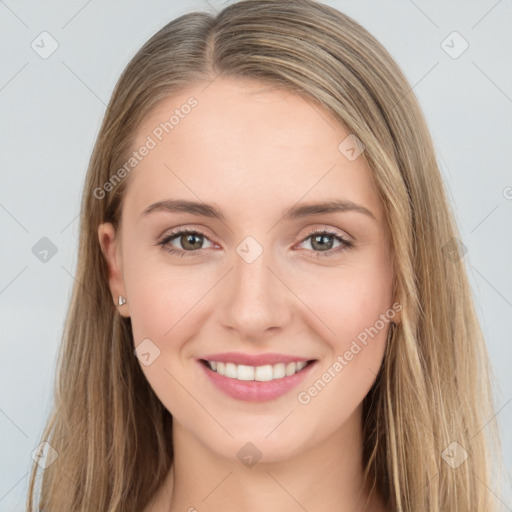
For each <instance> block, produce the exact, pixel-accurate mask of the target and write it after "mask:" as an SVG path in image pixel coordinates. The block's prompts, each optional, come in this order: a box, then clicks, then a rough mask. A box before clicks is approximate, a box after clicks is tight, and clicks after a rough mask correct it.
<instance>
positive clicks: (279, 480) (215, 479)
mask: <svg viewBox="0 0 512 512" xmlns="http://www.w3.org/2000/svg"><path fill="white" fill-rule="evenodd" d="M360 413H361V411H360V409H358V410H357V412H356V413H355V414H354V415H353V416H352V417H351V418H349V419H348V420H347V422H345V424H344V425H343V426H342V428H341V429H339V430H338V431H335V432H334V433H333V434H332V435H331V436H329V437H328V438H326V439H324V440H323V441H322V442H321V443H319V444H317V445H315V446H312V447H310V448H309V449H308V450H303V451H301V452H299V453H297V454H295V455H293V456H291V457H289V458H287V459H285V460H279V461H274V462H263V460H264V457H263V458H262V459H261V461H260V462H258V463H256V464H255V465H254V466H252V467H246V466H244V465H243V464H241V463H240V461H239V460H238V459H237V458H236V456H235V457H233V458H225V457H223V456H221V455H219V454H217V453H215V452H212V451H211V450H210V449H209V448H208V447H206V446H204V444H202V443H200V442H199V441H198V440H197V439H196V438H194V437H193V436H192V435H191V434H190V432H189V431H188V430H187V429H185V428H184V427H183V426H182V425H181V424H179V423H178V422H177V421H174V424H173V441H174V446H175V452H174V463H173V467H172V469H171V471H169V474H168V476H167V478H166V480H165V481H164V483H163V485H162V487H161V491H160V492H159V499H158V506H157V507H155V508H152V509H151V510H154V511H155V512H156V511H158V512H178V511H190V512H195V511H199V510H200V511H201V512H208V511H218V510H223V511H225V512H235V511H238V510H245V511H247V512H256V511H261V510H269V504H271V508H272V510H297V511H299V510H307V511H308V512H334V511H336V512H356V511H357V512H361V511H371V512H377V511H378V512H383V511H385V507H384V504H383V502H382V500H381V499H380V497H379V496H378V495H377V494H376V492H370V490H369V489H368V488H365V487H364V485H363V484H364V482H363V471H364V468H363V463H362V431H361V423H360V419H361V417H360ZM243 444H245V443H244V442H241V443H240V446H242V445H243ZM319 497H321V498H319Z"/></svg>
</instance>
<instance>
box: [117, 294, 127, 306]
mask: <svg viewBox="0 0 512 512" xmlns="http://www.w3.org/2000/svg"><path fill="white" fill-rule="evenodd" d="M125 302H126V299H125V298H124V297H123V296H122V295H119V299H118V301H117V304H118V306H122V305H123V304H124V303H125Z"/></svg>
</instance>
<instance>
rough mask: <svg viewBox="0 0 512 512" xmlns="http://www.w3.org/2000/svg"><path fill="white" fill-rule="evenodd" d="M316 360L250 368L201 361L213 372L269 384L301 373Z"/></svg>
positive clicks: (241, 365)
mask: <svg viewBox="0 0 512 512" xmlns="http://www.w3.org/2000/svg"><path fill="white" fill-rule="evenodd" d="M315 361H316V359H312V360H310V361H297V362H291V363H278V364H266V365H263V366H248V365H244V364H234V363H224V362H221V361H209V360H206V359H201V363H202V364H203V365H205V366H206V367H207V368H208V369H210V370H211V371H213V372H215V373H217V374H218V375H221V376H223V377H227V378H230V379H236V380H240V381H258V382H268V381H272V380H280V379H283V378H285V377H291V376H292V375H295V374H296V373H299V372H301V371H302V370H303V369H304V368H306V367H307V366H309V365H310V364H312V363H314V362H315Z"/></svg>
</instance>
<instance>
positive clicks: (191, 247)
mask: <svg viewBox="0 0 512 512" xmlns="http://www.w3.org/2000/svg"><path fill="white" fill-rule="evenodd" d="M174 239H177V240H178V241H179V243H180V244H181V246H182V247H183V249H181V248H176V247H174V246H173V245H171V242H172V241H173V240H174ZM205 239H206V240H208V238H207V236H206V235H205V234H204V233H202V232H201V231H196V230H192V229H177V230H175V231H173V232H172V233H169V234H167V235H166V236H165V237H164V238H163V239H162V240H160V241H159V242H158V245H160V246H162V247H163V248H164V249H165V250H166V251H168V252H170V253H171V254H177V255H178V256H180V257H183V256H185V257H188V256H197V254H198V253H199V252H200V251H201V249H202V247H201V246H202V244H203V242H204V240H205Z"/></svg>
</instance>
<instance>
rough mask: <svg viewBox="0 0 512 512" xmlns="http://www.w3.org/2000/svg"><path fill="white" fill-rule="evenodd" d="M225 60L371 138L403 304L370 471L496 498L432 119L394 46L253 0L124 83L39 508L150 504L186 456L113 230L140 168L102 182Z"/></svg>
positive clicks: (484, 400) (60, 375)
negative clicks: (108, 254)
mask: <svg viewBox="0 0 512 512" xmlns="http://www.w3.org/2000/svg"><path fill="white" fill-rule="evenodd" d="M217 76H224V77H228V76H229V77H235V78H242V77H248V78H252V79H256V80H261V81H263V82H265V83H268V84H270V85H274V86H278V87H283V88H285V89H287V90H289V91H292V92H295V93H297V94H302V95H304V96H307V97H309V98H313V99H315V100H316V101H317V102H318V105H319V106H321V107H323V108H325V109H326V110H327V111H328V112H329V113H330V114H331V115H332V116H334V118H335V119H336V120H337V121H339V123H340V125H342V126H343V127H344V128H345V129H346V130H347V131H348V133H351V134H354V135H355V136H357V138H358V139H360V140H361V141H362V143H363V144H364V146H365V151H364V153H363V155H364V158H366V159H367V162H368V164H369V167H370V169H371V172H372V176H373V179H374V182H375V184H376V186H377V189H378V191H379V195H380V197H381V199H382V201H383V204H384V208H385V213H386V218H387V222H388V223H389V227H390V231H391V235H392V245H393V253H394V255H395V260H394V265H395V276H396V281H395V291H396V296H397V297H398V299H399V301H400V303H401V304H402V306H403V310H402V318H401V323H400V324H399V325H398V326H397V327H396V328H393V329H392V331H391V332H390V337H389V339H388V344H387V348H386V353H385V356H384V360H383V364H382V367H381V371H380V372H379V375H378V377H377V380H376V382H375V384H374V386H373V387H372V389H371V390H370V392H369V394H368V395H367V396H366V397H365V399H364V402H363V406H364V407H363V420H364V423H363V433H364V454H363V455H364V462H365V468H366V471H365V478H366V479H367V481H368V482H370V483H371V484H372V485H373V486H375V487H376V488H377V489H378V491H379V493H380V494H381V495H382V497H383V498H384V500H385V502H386V503H387V504H388V506H389V507H390V509H392V510H400V511H404V512H405V511H414V512H419V511H427V510H428V511H430V512H446V511H448V510H449V511H469V510H471V511H478V512H483V511H491V510H494V508H493V507H492V502H491V493H490V491H489V489H488V487H487V486H490V481H491V461H492V458H491V453H492V452H491V448H492V447H496V452H497V453H498V454H499V445H500V443H499V431H498V429H497V427H495V425H494V424H493V423H492V422H491V423H490V424H489V425H487V426H485V425H486V424H487V423H488V422H489V421H490V420H491V419H492V418H493V417H494V410H495V406H494V403H493V396H492V388H491V382H490V375H491V368H490V366H489V360H488V356H487V352H486V347H485V342H484V339H483V335H482V332H481V329H480V326H479V322H478V319H477V316H476V313H475V310H474V306H473V302H472V296H471V290H470V287H469V285H468V280H467V276H466V269H465V263H464V259H463V257H462V253H461V251H460V248H459V245H458V242H457V240H458V231H457V226H456V223H455V221H454V218H453V214H452V212H451V209H450V206H449V204H448V201H447V198H446V195H445V190H444V186H443V182H442V179H441V175H440V171H439V167H438V164H437V161H436V156H435V151H434V147H433V144H432V140H431V137H430V135H429V132H428V128H427V126H426V123H425V120H424V117H423V114H422V112H421V110H420V107H419V105H418V103H417V100H416V98H415V96H414V94H413V92H412V91H411V87H410V85H409V84H408V82H407V80H406V78H405V77H404V75H403V74H402V72H401V70H400V68H399V67H398V66H397V64H396V63H395V62H394V61H393V59H392V57H391V56H390V55H389V53H388V52H387V51H386V50H385V49H384V48H383V47H382V45H381V44H380V43H379V42H378V41H377V40H376V39H375V38H374V37H373V36H372V35H371V34H369V33H368V32H367V31H366V30H365V29H364V28H363V27H361V26H360V25H359V24H358V23H356V22H355V21H354V20H353V19H351V18H350V17H348V16H346V15H344V14H342V13H340V12H338V11H337V10H335V9H333V8H331V7H329V6H326V5H323V4H321V3H318V2H315V1H313V0H294V1H273V0H244V1H241V2H237V3H234V4H231V5H229V6H228V7H226V8H225V9H224V10H222V11H221V12H220V13H219V14H218V15H216V16H214V15H211V14H208V13H204V12H196V13H190V14H186V15H183V16H181V17H179V18H177V19H175V20H173V21H172V22H170V23H168V24H167V25H165V26H164V27H163V28H162V29H161V30H159V31H158V32H157V33H156V34H155V35H154V36H153V37H152V38H151V39H150V40H149V41H147V43H146V44H145V45H144V46H143V47H142V48H141V49H140V50H139V51H138V53H137V54H136V55H135V56H134V57H133V59H132V60H131V61H130V62H129V64H128V66H127V67H126V69H125V70H124V72H123V73H122V75H121V77H120V79H119V81H118V83H117V84H116V87H115V89H114V91H113V94H112V97H111V99H110V102H109V105H108V108H107V111H106V113H105V117H104V120H103V123H102V126H101V129H100V132H99V135H98V138H97V141H96V144H95V147H94V151H93V154H92V156H91V160H90V162H89V168H88V172H87V176H86V180H85V186H84V190H83V196H82V204H81V217H80V238H79V249H78V264H77V269H76V276H75V277H76V282H75V285H74V288H73V292H72V299H71V303H70V307H69V311H68V314H67V319H66V324H65V329H64V333H63V340H62V348H61V351H60V353H59V359H58V369H57V376H56V385H55V391H54V408H53V411H52V413H51V416H50V417H49V419H48V423H47V425H46V428H45V430H44V433H43V435H42V439H41V440H42V441H47V442H48V443H49V445H50V446H51V447H52V448H53V449H54V450H55V453H56V454H58V457H57V459H56V460H55V461H54V462H53V463H52V464H51V465H49V466H48V467H47V468H46V469H44V471H43V474H42V479H41V482H40V483H41V487H40V493H39V496H38V498H37V499H38V500H39V501H38V502H37V503H38V505H36V507H37V508H36V509H37V510H47V511H51V512H69V511H70V510H73V511H75V510H80V511H82V512H85V511H94V512H97V511H98V510H101V511H133V512H139V511H140V510H142V509H143V508H144V506H145V505H146V504H147V503H148V502H149V500H150V498H151V497H152V496H153V494H154V493H155V491H156V490H157V488H158V487H159V485H160V484H161V483H162V481H163V479H164V477H165V476H166V474H167V473H168V471H169V470H170V468H171V465H172V461H173V450H172V433H171V426H172V417H171V415H170V413H169V412H168V411H167V410H166V409H165V407H164V406H163V405H162V404H161V402H160V401H159V399H158V398H157V396H156V395H155V393H154V392H153V390H152V389H151V387H150V386H149V384H148V382H147V380H146V379H145V377H144V375H143V373H142V371H141V369H140V366H139V364H138V362H137V360H136V358H135V356H134V354H133V349H134V346H133V339H132V332H131V324H130V319H126V318H123V317H121V316H120V315H119V314H118V312H117V311H116V308H115V305H114V304H113V302H112V296H111V293H110V290H109V286H108V272H107V266H106V262H105V261H104V259H103V257H102V254H101V252H100V246H99V241H98V234H97V228H98V225H99V224H100V223H103V222H112V223H113V224H114V226H115V227H117V226H119V221H120V207H121V202H122V198H123V192H124V190H125V189H126V182H127V180H126V179H125V180H121V181H120V182H119V183H118V184H116V186H114V187H112V190H111V191H109V192H108V193H106V194H104V197H102V198H98V193H95V191H97V190H99V189H103V190H104V185H105V183H107V182H108V181H109V179H111V177H112V176H113V175H115V174H116V171H118V169H119V168H120V167H121V166H122V165H123V162H126V161H127V159H128V158H129V157H128V156H127V155H128V154H129V152H130V150H132V151H133V147H132V144H133V142H134V136H135V134H136V131H137V129H138V127H139V126H140V124H141V121H142V120H143V119H144V118H145V117H146V116H147V115H148V114H149V113H150V112H151V110H152V109H154V108H155V107H156V106H157V105H158V103H159V102H160V101H161V100H163V99H164V98H166V97H169V96H170V95H173V94H175V93H177V92H181V91H183V90H185V89H186V88H187V87H188V86H190V85H192V84H196V83H201V82H202V83H204V84H205V85H206V84H207V83H208V82H209V81H211V80H213V79H215V78H216V77H217ZM484 427H485V428H484ZM454 443H457V444H454ZM466 457H467V459H466V460H465V461H464V462H462V463H460V462H461V460H463V459H464V458H466ZM455 460H457V461H458V462H457V464H455V463H452V461H455ZM500 460H501V459H500ZM38 468H39V466H38V465H37V464H34V466H33V468H32V473H31V479H30V490H29V495H28V499H27V506H28V508H29V510H33V508H32V507H33V503H34V498H35V497H36V494H37V493H36V490H35V487H36V486H35V483H36V475H37V474H38Z"/></svg>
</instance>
